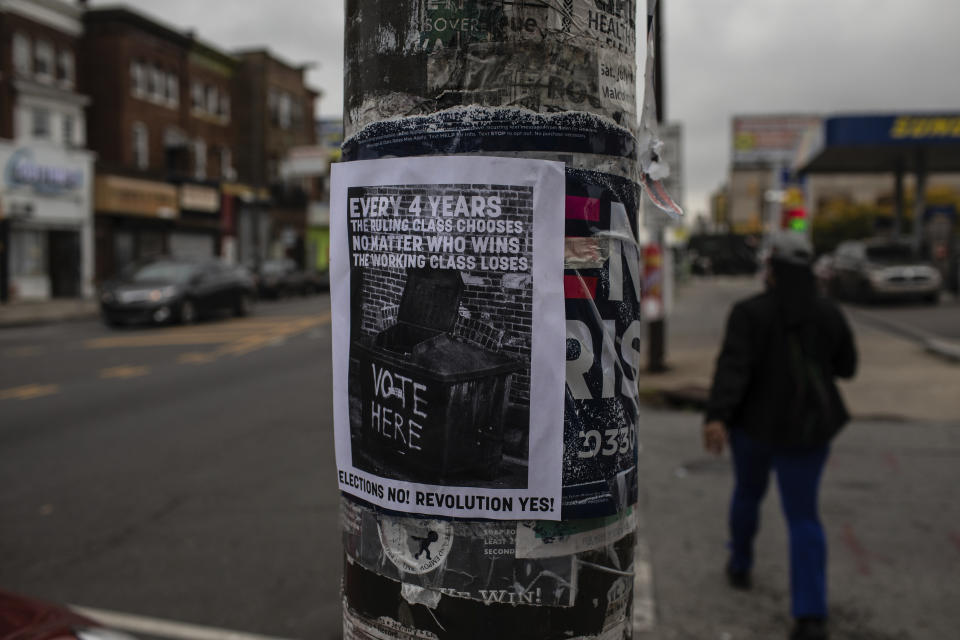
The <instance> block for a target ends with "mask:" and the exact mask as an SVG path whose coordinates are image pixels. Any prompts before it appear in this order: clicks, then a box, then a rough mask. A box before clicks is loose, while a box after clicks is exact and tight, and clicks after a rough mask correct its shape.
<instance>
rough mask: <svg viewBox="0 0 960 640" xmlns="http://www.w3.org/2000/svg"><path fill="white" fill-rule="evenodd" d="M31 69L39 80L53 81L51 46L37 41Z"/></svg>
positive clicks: (45, 42)
mask: <svg viewBox="0 0 960 640" xmlns="http://www.w3.org/2000/svg"><path fill="white" fill-rule="evenodd" d="M33 69H34V71H35V72H36V74H37V78H38V79H40V80H52V79H53V45H52V44H50V43H49V42H48V41H46V40H38V41H37V49H36V51H35V55H34V60H33Z"/></svg>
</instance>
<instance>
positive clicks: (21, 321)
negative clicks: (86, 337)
mask: <svg viewBox="0 0 960 640" xmlns="http://www.w3.org/2000/svg"><path fill="white" fill-rule="evenodd" d="M98 315H99V310H98V308H97V305H96V304H95V303H92V302H91V303H89V304H82V303H81V304H78V305H76V306H71V307H70V308H66V309H50V308H44V307H42V306H37V307H36V308H26V307H14V308H6V309H4V308H2V307H0V329H13V328H17V327H33V326H38V325H45V324H59V323H62V322H77V321H81V320H93V319H94V318H96V317H97V316H98Z"/></svg>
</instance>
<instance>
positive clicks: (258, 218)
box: [221, 183, 273, 268]
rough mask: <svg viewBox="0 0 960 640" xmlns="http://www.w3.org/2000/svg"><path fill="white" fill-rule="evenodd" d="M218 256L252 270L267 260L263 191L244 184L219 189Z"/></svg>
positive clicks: (266, 202) (267, 230)
mask: <svg viewBox="0 0 960 640" xmlns="http://www.w3.org/2000/svg"><path fill="white" fill-rule="evenodd" d="M221 192H222V195H223V205H222V207H221V228H222V230H223V241H222V250H221V255H222V256H223V258H224V259H225V260H226V261H227V262H229V263H237V264H242V265H245V266H247V267H251V268H253V267H255V266H256V265H259V264H260V263H261V262H263V261H264V260H266V259H268V258H269V257H270V240H271V237H272V228H273V225H272V224H271V220H270V198H269V194H268V193H267V192H266V190H264V189H254V188H253V187H249V186H247V185H243V184H235V183H224V184H223V185H222V186H221Z"/></svg>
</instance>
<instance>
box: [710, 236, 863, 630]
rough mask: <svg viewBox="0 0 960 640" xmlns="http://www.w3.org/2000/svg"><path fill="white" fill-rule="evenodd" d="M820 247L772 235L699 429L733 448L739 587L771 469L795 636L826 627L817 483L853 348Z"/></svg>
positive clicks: (842, 420)
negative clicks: (785, 545)
mask: <svg viewBox="0 0 960 640" xmlns="http://www.w3.org/2000/svg"><path fill="white" fill-rule="evenodd" d="M812 260H813V250H812V248H811V246H810V244H809V242H808V241H807V240H806V239H805V238H804V237H803V236H802V235H800V234H797V233H793V232H789V233H782V234H777V235H775V236H774V237H773V238H772V242H771V253H770V258H769V262H768V268H767V289H766V291H765V292H764V293H761V294H759V295H756V296H754V297H752V298H749V299H747V300H743V301H741V302H739V303H737V304H736V305H735V306H734V307H733V310H732V311H731V313H730V317H729V320H728V321H727V330H726V336H725V337H724V341H723V347H722V349H721V352H720V356H719V357H718V359H717V368H716V373H715V375H714V379H713V386H712V389H711V391H710V400H709V402H708V405H707V413H706V421H705V424H704V431H703V438H704V446H705V447H706V449H707V450H708V451H710V452H712V453H714V454H717V455H719V454H720V453H722V452H723V449H724V447H725V445H726V444H727V442H729V444H730V449H731V451H732V453H733V466H734V475H735V479H736V482H735V488H734V492H733V499H732V500H731V504H730V520H729V526H730V538H731V540H730V557H729V561H728V564H727V567H726V573H727V579H728V580H729V582H730V584H731V586H733V587H735V588H739V589H749V588H750V585H751V578H750V571H751V569H752V567H753V541H754V537H755V536H756V533H757V529H758V527H759V523H760V520H759V517H760V516H759V514H760V511H759V510H760V503H761V501H762V500H763V496H764V494H765V493H766V490H767V485H768V482H769V478H770V471H771V469H773V470H775V471H776V474H777V483H778V485H779V488H780V498H781V503H782V505H783V511H784V515H785V516H786V519H787V524H788V528H789V532H790V593H791V602H792V613H793V617H794V618H795V620H796V624H795V626H794V628H793V632H792V633H791V635H790V638H791V640H824V639H825V638H827V627H826V621H827V579H826V565H827V545H826V537H825V536H824V532H823V527H822V525H821V524H820V518H819V514H818V505H817V501H818V491H819V486H820V478H821V475H822V473H823V468H824V464H825V463H826V460H827V455H828V452H829V445H830V441H831V439H832V438H833V437H834V436H835V435H836V434H837V433H838V432H839V431H840V429H841V428H842V427H843V426H844V424H846V422H847V421H848V420H849V414H848V413H847V409H846V407H845V406H844V403H843V399H842V398H841V397H840V393H839V391H838V390H837V386H836V384H835V382H834V378H836V377H841V378H850V377H852V376H853V375H854V373H855V372H856V368H857V352H856V346H855V345H854V341H853V335H852V333H851V331H850V326H849V325H848V324H847V321H846V319H845V318H844V316H843V314H842V313H841V312H840V310H839V309H838V308H837V307H836V305H834V304H833V303H831V302H830V301H829V300H826V299H823V298H821V297H820V296H818V294H817V289H816V283H815V280H814V276H813V272H812V270H811V267H810V265H811V262H812Z"/></svg>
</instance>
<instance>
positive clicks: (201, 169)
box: [193, 138, 207, 180]
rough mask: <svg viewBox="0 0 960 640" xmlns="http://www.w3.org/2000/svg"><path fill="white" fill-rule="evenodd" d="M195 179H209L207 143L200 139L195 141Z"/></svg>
mask: <svg viewBox="0 0 960 640" xmlns="http://www.w3.org/2000/svg"><path fill="white" fill-rule="evenodd" d="M193 177H194V179H196V180H206V179H207V143H206V142H204V141H203V140H201V139H199V138H197V139H196V140H194V141H193Z"/></svg>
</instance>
